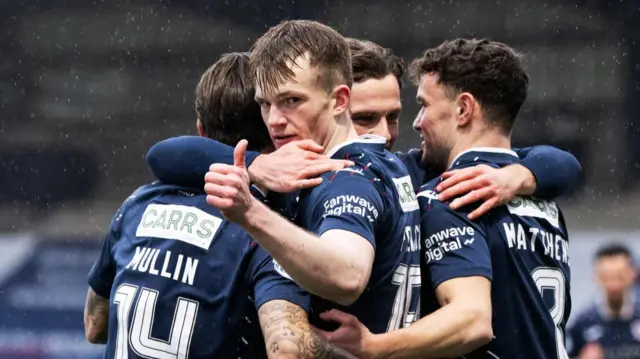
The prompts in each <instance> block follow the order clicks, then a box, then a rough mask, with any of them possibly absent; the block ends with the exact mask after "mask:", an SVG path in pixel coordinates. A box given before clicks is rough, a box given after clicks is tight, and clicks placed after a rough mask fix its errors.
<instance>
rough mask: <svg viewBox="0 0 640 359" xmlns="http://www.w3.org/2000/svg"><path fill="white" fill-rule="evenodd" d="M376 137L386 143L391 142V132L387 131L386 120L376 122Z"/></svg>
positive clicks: (387, 124) (384, 118)
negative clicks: (382, 138)
mask: <svg viewBox="0 0 640 359" xmlns="http://www.w3.org/2000/svg"><path fill="white" fill-rule="evenodd" d="M377 127H378V128H377V131H376V132H377V133H376V135H378V136H382V137H384V138H385V139H386V140H387V143H389V142H391V131H390V130H389V123H388V122H387V118H386V117H383V118H381V119H380V121H378V126H377Z"/></svg>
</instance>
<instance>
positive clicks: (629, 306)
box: [567, 243, 640, 359]
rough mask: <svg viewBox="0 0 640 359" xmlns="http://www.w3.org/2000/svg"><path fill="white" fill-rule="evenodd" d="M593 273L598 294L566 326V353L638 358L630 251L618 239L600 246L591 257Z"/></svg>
mask: <svg viewBox="0 0 640 359" xmlns="http://www.w3.org/2000/svg"><path fill="white" fill-rule="evenodd" d="M594 274H595V281H596V283H597V284H598V286H599V287H600V289H601V293H602V295H601V296H600V297H599V298H598V299H596V301H595V302H594V303H593V304H592V305H590V306H589V307H588V308H586V309H585V310H584V311H582V312H579V313H577V315H576V316H575V318H576V319H575V320H574V321H573V324H572V325H571V326H570V327H569V329H568V330H567V349H568V352H569V356H570V357H573V358H579V359H623V358H624V359H634V358H640V305H639V304H638V302H637V301H636V292H637V291H636V290H635V285H634V284H635V279H636V269H635V267H634V263H633V258H632V255H631V251H630V250H629V249H628V248H627V247H626V246H624V245H622V244H618V243H616V244H608V245H606V246H603V247H601V248H600V249H598V251H597V252H596V255H595V258H594Z"/></svg>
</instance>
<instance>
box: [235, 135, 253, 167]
mask: <svg viewBox="0 0 640 359" xmlns="http://www.w3.org/2000/svg"><path fill="white" fill-rule="evenodd" d="M248 145H249V142H248V141H247V140H240V142H238V144H237V145H236V148H235V149H234V150H233V165H234V166H237V167H245V157H246V153H247V146H248Z"/></svg>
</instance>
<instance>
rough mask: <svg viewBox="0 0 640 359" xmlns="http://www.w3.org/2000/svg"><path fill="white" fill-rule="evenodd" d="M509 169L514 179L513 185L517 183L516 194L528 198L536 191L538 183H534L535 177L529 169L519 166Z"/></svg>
mask: <svg viewBox="0 0 640 359" xmlns="http://www.w3.org/2000/svg"><path fill="white" fill-rule="evenodd" d="M509 169H510V170H511V171H512V172H513V175H514V177H515V178H516V181H514V183H518V188H517V191H516V194H518V195H522V196H530V195H532V194H533V193H534V192H535V191H536V187H537V185H538V183H537V182H536V176H534V175H533V172H531V170H530V169H528V168H527V167H525V166H523V165H520V164H516V165H513V166H509Z"/></svg>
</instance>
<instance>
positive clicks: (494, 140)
mask: <svg viewBox="0 0 640 359" xmlns="http://www.w3.org/2000/svg"><path fill="white" fill-rule="evenodd" d="M478 147H485V148H486V147H491V148H504V149H511V137H510V136H505V134H504V133H502V132H501V131H500V130H498V129H490V130H486V131H481V132H478V133H475V134H474V133H470V134H468V135H467V136H464V137H461V138H460V139H459V140H458V141H457V142H456V145H455V146H454V147H453V150H452V151H451V153H450V154H449V159H448V162H447V168H449V167H451V163H452V162H453V160H455V159H456V157H458V155H460V154H461V153H463V152H465V151H468V150H471V149H473V148H478Z"/></svg>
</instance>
